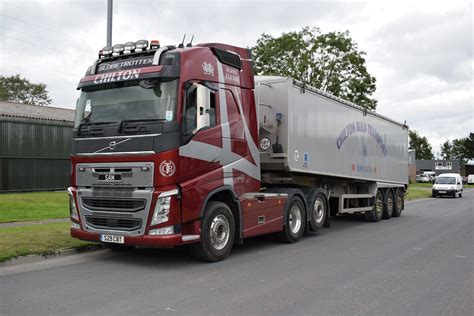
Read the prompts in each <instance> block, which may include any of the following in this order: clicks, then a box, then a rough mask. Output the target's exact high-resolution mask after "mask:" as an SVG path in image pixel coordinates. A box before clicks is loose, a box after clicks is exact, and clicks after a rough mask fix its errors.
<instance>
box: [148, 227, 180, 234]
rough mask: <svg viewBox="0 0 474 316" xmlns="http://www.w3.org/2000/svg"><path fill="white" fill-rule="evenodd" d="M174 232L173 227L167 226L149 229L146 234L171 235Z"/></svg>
mask: <svg viewBox="0 0 474 316" xmlns="http://www.w3.org/2000/svg"><path fill="white" fill-rule="evenodd" d="M173 234H174V227H173V226H167V227H163V228H158V229H151V230H150V232H149V233H148V235H150V236H163V235H173Z"/></svg>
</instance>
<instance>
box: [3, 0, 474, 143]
mask: <svg viewBox="0 0 474 316" xmlns="http://www.w3.org/2000/svg"><path fill="white" fill-rule="evenodd" d="M0 14H1V16H0V74H1V75H11V74H15V73H20V74H21V75H23V76H25V77H27V78H29V79H30V80H31V81H34V82H43V83H45V84H47V86H48V90H49V91H50V96H51V97H52V98H53V100H54V105H55V106H62V107H68V108H73V107H74V105H75V99H76V98H77V95H78V92H77V91H76V90H75V88H76V85H77V83H78V81H79V79H80V78H81V77H82V76H83V75H84V72H85V70H86V69H87V67H88V66H89V65H90V64H91V63H92V62H93V61H94V58H95V57H96V56H97V52H98V50H99V49H100V48H102V47H103V46H104V45H105V40H106V25H105V19H106V1H105V0H101V1H92V0H87V1H84V0H71V1H13V0H8V1H5V0H4V1H3V2H2V4H1V11H0ZM306 25H309V26H317V27H320V28H321V30H322V31H323V32H329V31H345V30H349V31H350V33H351V36H352V38H353V39H354V40H355V41H356V42H357V43H358V44H359V49H361V50H364V51H366V52H367V55H366V61H367V67H368V70H369V72H370V73H371V74H373V75H374V76H375V77H376V78H377V92H376V97H377V99H378V101H379V106H378V112H380V113H381V114H384V115H386V116H389V117H391V118H393V119H395V120H398V121H404V120H406V121H407V124H409V126H410V127H411V128H412V129H416V130H418V131H419V132H420V133H421V134H422V135H424V136H427V137H428V139H429V140H430V142H431V144H432V145H433V147H434V149H435V151H439V144H440V143H441V142H443V141H444V140H445V139H453V138H460V137H465V136H466V135H467V134H468V133H469V132H472V131H473V130H474V128H473V126H474V120H473V112H474V108H473V97H472V90H473V89H472V88H473V85H472V79H473V77H472V76H473V71H474V59H473V12H472V3H470V2H449V3H447V2H432V1H430V2H423V1H421V2H419V1H415V2H414V1H407V2H403V1H402V2H400V1H397V2H385V1H384V2H380V1H370V2H345V3H341V2H336V3H333V2H315V1H290V0H280V1H171V0H168V1H151V0H149V1H145V0H140V1H132V0H128V1H126V0H115V1H114V32H113V38H114V42H115V43H117V42H126V41H130V40H137V39H142V38H145V39H155V38H157V39H159V40H160V41H161V43H162V44H177V43H178V42H179V41H181V38H182V36H183V34H185V33H186V34H187V35H188V36H187V39H189V38H190V36H191V34H194V35H195V40H194V43H198V42H225V43H231V44H234V45H240V46H244V47H246V46H249V47H251V46H253V45H254V44H255V42H256V40H257V39H258V38H259V36H260V34H262V33H269V34H271V35H274V36H278V35H279V34H281V33H282V32H288V31H294V30H299V29H301V28H302V27H303V26H306Z"/></svg>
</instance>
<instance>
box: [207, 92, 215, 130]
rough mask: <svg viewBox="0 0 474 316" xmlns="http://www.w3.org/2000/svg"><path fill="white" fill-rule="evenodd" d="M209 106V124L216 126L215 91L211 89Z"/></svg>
mask: <svg viewBox="0 0 474 316" xmlns="http://www.w3.org/2000/svg"><path fill="white" fill-rule="evenodd" d="M210 101H211V108H210V109H209V118H210V119H209V125H210V126H216V93H215V92H214V91H211V100H210Z"/></svg>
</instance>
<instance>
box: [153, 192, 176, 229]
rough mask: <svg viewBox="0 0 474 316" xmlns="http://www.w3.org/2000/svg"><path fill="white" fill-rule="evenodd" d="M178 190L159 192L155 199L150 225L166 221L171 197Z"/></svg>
mask: <svg viewBox="0 0 474 316" xmlns="http://www.w3.org/2000/svg"><path fill="white" fill-rule="evenodd" d="M177 194H178V190H177V189H174V190H171V191H166V192H163V193H161V194H160V195H159V196H158V199H157V200H156V205H155V211H154V212H153V217H152V219H151V225H158V224H161V223H164V222H166V221H168V219H169V214H170V207H171V197H172V196H173V195H177Z"/></svg>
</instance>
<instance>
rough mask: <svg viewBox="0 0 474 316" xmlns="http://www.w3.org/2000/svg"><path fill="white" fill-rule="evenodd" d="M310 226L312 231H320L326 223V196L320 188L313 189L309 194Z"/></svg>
mask: <svg viewBox="0 0 474 316" xmlns="http://www.w3.org/2000/svg"><path fill="white" fill-rule="evenodd" d="M306 200H307V202H308V203H307V205H308V208H309V209H308V215H309V228H310V230H311V231H318V230H319V229H321V228H322V227H323V225H324V222H325V221H326V216H327V213H328V212H327V203H326V197H325V196H324V194H323V193H322V192H321V191H320V190H319V189H316V190H311V191H309V192H308V195H307V199H306Z"/></svg>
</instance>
